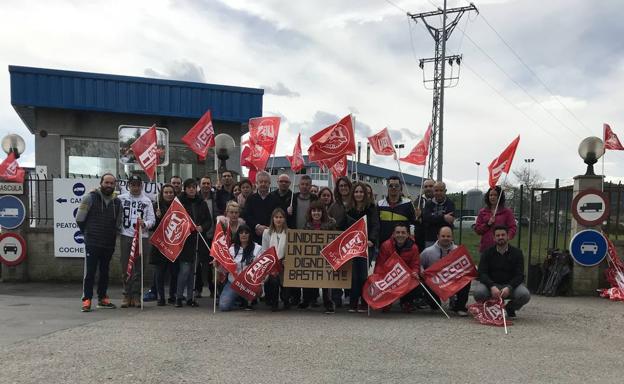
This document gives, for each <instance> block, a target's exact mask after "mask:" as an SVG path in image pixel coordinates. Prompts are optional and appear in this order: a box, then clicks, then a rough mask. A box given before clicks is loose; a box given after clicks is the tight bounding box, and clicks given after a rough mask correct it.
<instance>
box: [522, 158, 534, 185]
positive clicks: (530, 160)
mask: <svg viewBox="0 0 624 384" xmlns="http://www.w3.org/2000/svg"><path fill="white" fill-rule="evenodd" d="M534 161H535V159H524V162H525V163H527V164H528V166H529V171H528V172H527V181H526V183H527V184H531V164H532V163H533V162H534Z"/></svg>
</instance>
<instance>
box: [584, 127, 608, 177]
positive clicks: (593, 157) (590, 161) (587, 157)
mask: <svg viewBox="0 0 624 384" xmlns="http://www.w3.org/2000/svg"><path fill="white" fill-rule="evenodd" d="M578 153H579V156H581V158H582V159H583V160H584V161H585V164H587V171H586V172H585V176H595V175H596V174H595V173H594V164H596V162H597V161H598V159H600V157H602V155H604V143H603V142H602V140H601V139H600V138H598V137H595V136H590V137H587V138H585V139H584V140H583V141H581V144H580V145H579V149H578Z"/></svg>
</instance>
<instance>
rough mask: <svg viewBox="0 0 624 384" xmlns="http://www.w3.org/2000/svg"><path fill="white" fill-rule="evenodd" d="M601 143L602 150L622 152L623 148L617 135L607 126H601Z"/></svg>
mask: <svg viewBox="0 0 624 384" xmlns="http://www.w3.org/2000/svg"><path fill="white" fill-rule="evenodd" d="M602 128H603V141H604V148H605V149H611V150H614V151H622V150H624V146H622V143H620V139H618V137H617V135H616V134H615V133H614V132H613V131H612V130H611V127H610V126H609V124H606V123H605V124H603V125H602Z"/></svg>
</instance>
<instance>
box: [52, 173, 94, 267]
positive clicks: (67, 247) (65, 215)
mask: <svg viewBox="0 0 624 384" xmlns="http://www.w3.org/2000/svg"><path fill="white" fill-rule="evenodd" d="M52 185H53V188H54V194H53V196H54V256H56V257H84V255H85V246H84V237H83V235H82V233H81V232H80V229H79V228H78V224H76V213H77V212H78V206H79V205H80V203H81V202H82V198H83V197H85V196H86V195H87V194H88V193H89V191H92V190H93V189H95V188H98V187H99V186H100V180H99V179H54V181H53V182H52Z"/></svg>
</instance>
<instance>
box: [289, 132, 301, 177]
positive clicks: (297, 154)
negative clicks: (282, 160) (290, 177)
mask: <svg viewBox="0 0 624 384" xmlns="http://www.w3.org/2000/svg"><path fill="white" fill-rule="evenodd" d="M286 158H287V159H288V161H289V162H290V168H291V169H292V170H293V172H295V173H297V172H299V171H301V170H302V169H303V167H304V166H305V160H304V159H303V152H302V151H301V133H300V134H299V135H298V136H297V141H296V142H295V148H293V154H292V156H288V155H286Z"/></svg>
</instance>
